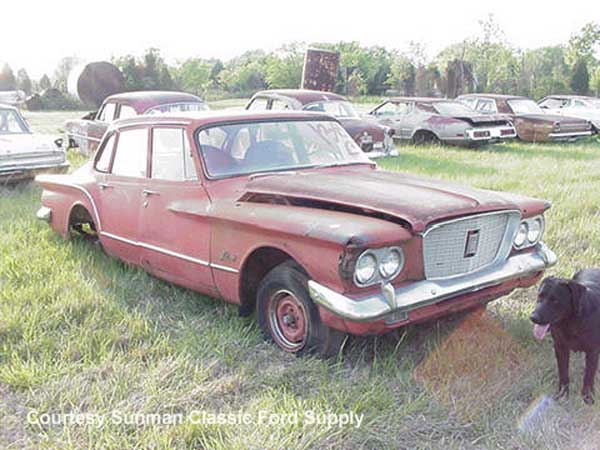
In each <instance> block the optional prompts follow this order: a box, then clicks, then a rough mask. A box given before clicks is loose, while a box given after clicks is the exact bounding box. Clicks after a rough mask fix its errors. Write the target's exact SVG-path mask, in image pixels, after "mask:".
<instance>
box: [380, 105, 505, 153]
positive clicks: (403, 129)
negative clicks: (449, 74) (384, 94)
mask: <svg viewBox="0 0 600 450" xmlns="http://www.w3.org/2000/svg"><path fill="white" fill-rule="evenodd" d="M369 115H370V116H372V117H373V118H375V119H376V120H378V121H379V123H381V124H383V125H386V126H389V127H392V128H394V137H395V138H396V139H399V140H403V141H409V142H412V143H414V144H423V143H439V142H443V143H445V144H450V145H465V146H477V145H483V144H489V143H494V142H499V141H504V140H506V139H512V138H514V137H515V136H516V132H515V129H514V127H513V125H512V123H511V122H510V119H509V118H508V117H507V116H503V115H494V116H489V115H485V114H481V113H478V112H476V111H474V110H472V109H470V108H468V107H466V106H465V105H463V104H461V103H458V102H455V101H453V100H447V99H443V98H435V97H394V98H390V99H387V100H384V101H383V102H382V103H380V104H379V105H377V106H376V107H375V108H374V109H373V110H372V111H371V112H370V113H369Z"/></svg>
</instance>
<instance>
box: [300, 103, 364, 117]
mask: <svg viewBox="0 0 600 450" xmlns="http://www.w3.org/2000/svg"><path fill="white" fill-rule="evenodd" d="M304 109H305V110H306V111H318V112H324V113H327V114H331V115H332V116H334V117H358V114H357V112H356V110H355V109H354V107H353V106H352V103H350V102H346V101H339V100H336V101H329V102H318V103H311V104H310V105H307V106H305V107H304Z"/></svg>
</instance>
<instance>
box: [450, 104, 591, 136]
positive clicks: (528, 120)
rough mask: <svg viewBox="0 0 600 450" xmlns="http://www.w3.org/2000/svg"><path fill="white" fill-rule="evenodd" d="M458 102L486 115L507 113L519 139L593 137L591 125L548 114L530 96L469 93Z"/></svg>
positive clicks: (585, 121)
mask: <svg viewBox="0 0 600 450" xmlns="http://www.w3.org/2000/svg"><path fill="white" fill-rule="evenodd" d="M456 100H458V101H460V102H462V103H464V104H465V105H467V106H469V107H471V108H472V109H474V110H476V111H478V112H481V113H485V114H498V113H501V114H507V115H509V116H511V117H512V122H513V124H514V126H515V128H516V129H517V136H518V137H519V139H521V140H523V141H528V142H548V141H575V140H577V139H579V138H582V137H585V136H589V135H591V134H592V124H591V123H590V122H589V121H587V120H583V119H577V118H575V117H565V116H559V115H556V114H546V113H545V112H544V110H542V109H541V108H540V107H539V105H538V104H537V103H536V102H534V101H533V100H531V99H529V98H527V97H520V96H517V95H500V94H467V95H461V96H459V97H457V98H456Z"/></svg>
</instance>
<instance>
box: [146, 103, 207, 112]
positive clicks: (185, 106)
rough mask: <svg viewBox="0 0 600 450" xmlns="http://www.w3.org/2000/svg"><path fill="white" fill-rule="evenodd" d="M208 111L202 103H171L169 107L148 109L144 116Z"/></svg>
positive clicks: (160, 106) (161, 106) (162, 106)
mask: <svg viewBox="0 0 600 450" xmlns="http://www.w3.org/2000/svg"><path fill="white" fill-rule="evenodd" d="M208 109H209V108H208V105H207V104H206V103H202V102H192V103H171V104H169V105H159V106H155V107H153V108H150V109H149V110H148V111H146V114H151V115H156V114H169V113H180V112H192V111H208Z"/></svg>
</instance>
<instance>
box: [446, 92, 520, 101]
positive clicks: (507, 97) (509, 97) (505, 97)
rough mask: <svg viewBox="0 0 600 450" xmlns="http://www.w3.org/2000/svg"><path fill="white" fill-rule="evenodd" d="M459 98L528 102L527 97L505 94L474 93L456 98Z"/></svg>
mask: <svg viewBox="0 0 600 450" xmlns="http://www.w3.org/2000/svg"><path fill="white" fill-rule="evenodd" d="M460 97H463V98H464V97H477V98H493V99H496V100H529V99H528V98H527V97H523V96H522V95H506V94H482V93H476V94H463V95H459V96H458V97H457V98H460Z"/></svg>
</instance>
